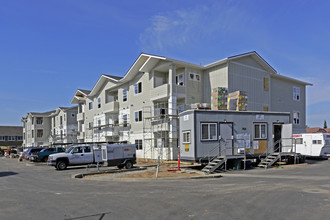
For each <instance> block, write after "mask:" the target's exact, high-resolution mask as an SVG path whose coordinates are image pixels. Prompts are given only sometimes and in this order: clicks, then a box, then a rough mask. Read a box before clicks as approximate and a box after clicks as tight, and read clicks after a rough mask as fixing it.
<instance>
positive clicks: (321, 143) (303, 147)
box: [292, 133, 330, 158]
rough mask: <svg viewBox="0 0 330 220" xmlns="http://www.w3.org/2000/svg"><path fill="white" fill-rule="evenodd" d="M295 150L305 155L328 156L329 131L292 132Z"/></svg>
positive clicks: (329, 148)
mask: <svg viewBox="0 0 330 220" xmlns="http://www.w3.org/2000/svg"><path fill="white" fill-rule="evenodd" d="M292 137H293V138H294V139H295V144H296V152H297V153H300V154H302V155H305V156H307V157H322V158H330V134H329V133H304V134H294V135H292Z"/></svg>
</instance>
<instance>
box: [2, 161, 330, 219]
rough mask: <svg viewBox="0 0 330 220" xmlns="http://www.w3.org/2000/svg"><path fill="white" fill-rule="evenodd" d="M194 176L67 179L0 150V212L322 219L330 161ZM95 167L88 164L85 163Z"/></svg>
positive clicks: (329, 205)
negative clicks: (0, 154)
mask: <svg viewBox="0 0 330 220" xmlns="http://www.w3.org/2000/svg"><path fill="white" fill-rule="evenodd" d="M309 162H311V163H312V164H310V165H308V166H295V167H285V166H284V168H279V169H269V170H264V169H252V170H247V171H243V170H241V171H230V172H226V173H224V174H223V177H221V178H216V179H200V180H171V181H168V180H167V181H166V180H159V181H158V180H157V181H150V182H148V181H143V182H121V181H106V180H105V179H102V178H100V179H99V180H87V179H73V178H71V176H72V175H73V174H77V173H81V172H86V168H84V167H82V168H71V169H68V170H65V171H56V170H55V169H54V167H48V166H45V165H44V164H32V163H29V162H25V161H24V162H18V161H17V160H16V159H9V158H0V193H1V196H0V207H1V211H0V219H2V220H5V219H82V220H85V219H277V220H278V219H329V216H330V161H326V160H323V161H309ZM92 169H95V170H96V168H91V169H90V170H92Z"/></svg>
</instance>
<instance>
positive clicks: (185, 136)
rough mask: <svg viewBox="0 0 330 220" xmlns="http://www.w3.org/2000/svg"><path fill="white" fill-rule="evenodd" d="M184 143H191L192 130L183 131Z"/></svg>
mask: <svg viewBox="0 0 330 220" xmlns="http://www.w3.org/2000/svg"><path fill="white" fill-rule="evenodd" d="M188 134H189V135H188ZM182 143H183V144H190V143H191V130H185V131H182Z"/></svg>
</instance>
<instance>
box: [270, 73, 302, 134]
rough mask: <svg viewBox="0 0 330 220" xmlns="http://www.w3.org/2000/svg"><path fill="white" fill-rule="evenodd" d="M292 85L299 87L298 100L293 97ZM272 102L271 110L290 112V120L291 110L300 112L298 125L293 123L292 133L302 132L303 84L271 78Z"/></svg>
mask: <svg viewBox="0 0 330 220" xmlns="http://www.w3.org/2000/svg"><path fill="white" fill-rule="evenodd" d="M293 87H299V88H300V100H299V101H295V100H294V99H293ZM271 88H272V91H273V92H272V97H271V100H272V103H271V106H272V107H271V109H270V110H271V111H277V112H290V113H291V117H290V120H291V122H292V119H293V111H298V112H300V123H299V125H293V132H294V133H304V132H305V131H306V130H305V129H306V111H305V109H306V90H305V86H303V85H300V84H297V83H293V82H290V81H285V80H280V79H276V78H271Z"/></svg>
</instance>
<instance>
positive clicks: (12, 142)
mask: <svg viewBox="0 0 330 220" xmlns="http://www.w3.org/2000/svg"><path fill="white" fill-rule="evenodd" d="M22 144H23V127H22V126H0V146H1V147H8V146H9V147H11V146H15V147H18V146H22Z"/></svg>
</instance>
